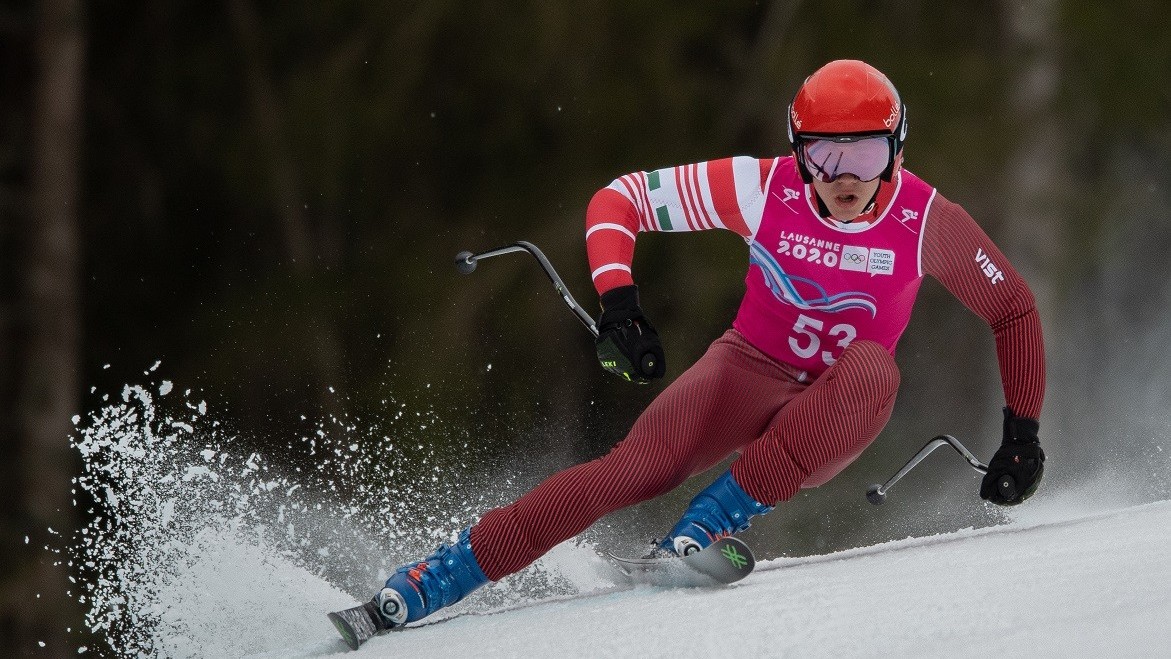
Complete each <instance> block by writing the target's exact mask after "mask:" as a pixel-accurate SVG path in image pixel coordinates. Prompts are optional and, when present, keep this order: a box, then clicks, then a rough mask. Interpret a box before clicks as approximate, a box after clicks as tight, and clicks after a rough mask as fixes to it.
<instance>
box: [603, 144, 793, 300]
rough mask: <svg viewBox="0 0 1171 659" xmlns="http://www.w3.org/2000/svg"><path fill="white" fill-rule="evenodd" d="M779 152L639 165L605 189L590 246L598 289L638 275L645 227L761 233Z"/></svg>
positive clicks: (662, 229)
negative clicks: (637, 246) (634, 271)
mask: <svg viewBox="0 0 1171 659" xmlns="http://www.w3.org/2000/svg"><path fill="white" fill-rule="evenodd" d="M777 162H778V160H777V159H767V160H760V159H757V158H751V157H747V156H738V157H735V158H725V159H723V160H710V161H707V162H701V163H697V164H693V165H682V166H679V167H668V168H665V169H657V170H654V171H648V172H635V173H633V174H627V175H625V176H620V177H618V178H617V179H615V180H614V181H613V182H612V183H610V185H608V186H606V187H605V188H602V189H601V190H599V191H598V192H597V193H596V194H595V195H594V197H593V199H592V200H591V201H590V205H589V208H588V209H587V210H586V252H587V253H588V255H589V261H590V271H591V276H592V278H593V281H594V287H595V288H596V289H597V290H598V293H599V294H601V293H605V292H606V291H608V290H610V289H612V288H615V287H617V286H625V285H629V284H632V283H634V280H633V278H632V276H631V271H630V264H631V263H632V262H633V260H634V242H635V239H636V237H637V236H638V233H639V232H640V231H702V230H705V229H727V230H729V231H734V232H735V233H737V234H739V235H741V236H743V237H745V238H746V239H747V238H751V237H753V236H754V235H756V231H757V229H759V228H760V218H761V216H762V214H763V212H764V202H765V191H766V189H767V181H768V178H769V176H770V175H771V174H772V171H773V169H775V168H776V165H777Z"/></svg>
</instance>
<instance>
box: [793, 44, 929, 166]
mask: <svg viewBox="0 0 1171 659" xmlns="http://www.w3.org/2000/svg"><path fill="white" fill-rule="evenodd" d="M875 136H881V137H885V138H887V141H888V143H889V145H890V149H889V157H888V160H887V163H886V167H885V168H884V169H882V171H881V173H880V176H881V178H882V180H884V181H890V180H891V178H893V177H894V174H895V172H896V171H898V168H899V166H900V164H901V163H902V150H903V140H904V139H905V138H906V136H907V107H906V106H905V105H903V103H902V101H901V100H900V99H899V93H898V91H897V90H896V89H895V87H894V85H892V84H891V82H890V80H888V79H887V77H886V76H885V75H883V74H882V72H881V71H879V70H878V69H876V68H874V67H873V66H870V65H869V64H867V63H865V62H860V61H858V60H835V61H833V62H830V63H829V64H826V65H825V66H823V67H821V68H820V69H818V70H817V71H814V72H813V75H811V76H809V77H808V78H806V79H805V82H804V83H803V84H802V85H801V88H800V89H799V90H797V96H796V97H794V98H793V102H792V103H791V104H790V105H789V142H790V143H792V145H793V153H794V155H795V156H796V159H797V169H798V170H799V171H800V172H801V178H802V179H804V181H805V182H806V183H810V182H811V181H812V180H813V174H812V172H811V171H810V169H809V164H808V163H807V158H806V153H805V148H803V147H804V146H805V145H806V144H807V143H808V142H810V141H811V140H816V139H822V140H824V139H826V138H832V139H833V141H836V142H842V143H849V142H852V141H856V140H857V139H858V138H866V137H875Z"/></svg>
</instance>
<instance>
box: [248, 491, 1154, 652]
mask: <svg viewBox="0 0 1171 659" xmlns="http://www.w3.org/2000/svg"><path fill="white" fill-rule="evenodd" d="M1042 516H1043V517H1047V519H1044V520H1042V521H1038V522H1017V523H1013V524H1010V525H1006V526H999V527H994V528H986V529H979V530H965V531H960V532H957V533H950V534H944V535H938V536H932V537H927V538H908V539H906V540H900V541H895V542H889V543H885V544H881V545H877V546H874V547H867V548H862V549H854V550H850V551H845V552H840V553H836V554H830V555H826V556H817V557H809V558H799V559H776V560H772V561H764V562H762V563H761V564H759V565H758V567H757V571H756V572H755V573H753V574H752V575H750V576H749V577H748V578H747V579H745V580H744V581H742V582H740V583H738V584H736V585H733V586H730V587H725V588H718V589H684V590H662V589H654V588H649V587H635V588H627V589H620V588H619V587H618V586H616V585H615V584H616V583H619V581H617V577H616V576H614V575H612V577H613V579H612V580H609V581H608V580H607V579H606V578H605V576H604V575H605V574H606V567H605V565H604V564H603V562H602V561H600V560H596V561H595V559H594V558H593V556H592V555H591V554H590V552H589V551H588V550H587V549H585V548H579V549H576V550H574V551H567V552H564V553H563V554H562V555H561V556H560V557H559V560H573V559H574V558H576V559H578V560H579V561H581V562H594V567H595V568H596V569H597V574H598V577H597V579H598V581H597V583H596V589H595V591H594V592H593V593H585V594H581V595H577V596H574V597H569V598H563V599H555V600H552V601H544V602H539V603H533V604H530V605H524V606H520V607H514V608H511V609H505V610H498V611H495V612H478V613H477V612H467V613H463V614H461V615H457V616H455V617H453V618H449V619H446V620H443V621H441V622H438V623H431V624H424V625H423V626H420V627H417V628H408V629H406V630H404V631H400V632H392V633H389V634H385V635H383V636H380V637H376V638H374V639H372V640H371V641H370V642H369V643H367V644H366V645H365V646H364V647H363V648H361V649H360V650H359V651H358V652H357V653H354V654H355V656H374V657H381V656H385V657H424V656H445V657H497V656H499V657H542V656H545V657H553V656H555V657H559V658H562V659H565V658H568V657H590V658H595V657H688V656H729V655H730V656H753V657H842V656H877V657H883V656H890V657H909V656H919V657H941V656H970V657H995V656H1033V657H1037V656H1040V657H1058V656H1061V657H1070V656H1072V657H1102V656H1111V657H1118V656H1126V657H1165V656H1169V655H1171V560H1168V553H1167V547H1168V544H1169V541H1171V502H1159V503H1152V504H1147V505H1142V506H1137V507H1132V508H1126V509H1122V510H1116V511H1107V512H1099V513H1095V514H1091V515H1088V516H1077V515H1074V516H1068V515H1066V516H1062V515H1060V514H1057V515H1054V514H1053V511H1049V513H1048V514H1042ZM1062 517H1064V518H1062ZM575 554H576V556H575ZM275 576H277V577H279V578H284V579H288V580H292V581H294V582H295V581H296V580H297V579H298V576H297V575H296V574H295V573H292V572H288V573H284V574H277V575H275ZM301 578H303V577H301ZM289 585H290V586H293V587H294V589H295V587H296V586H297V584H296V583H291V584H289ZM302 585H303V586H305V587H306V591H307V597H308V599H306V600H305V601H300V602H297V603H296V605H295V606H292V607H290V608H289V609H285V611H286V613H288V614H289V615H291V616H295V620H296V622H295V623H293V624H288V630H289V637H288V641H289V643H290V645H289V646H287V647H281V648H273V649H272V650H271V651H268V652H262V653H258V655H257V656H268V657H294V656H321V655H330V654H333V653H339V652H343V651H345V647H344V645H342V644H341V642H340V641H339V640H335V639H333V638H332V636H333V634H334V631H333V629H332V627H331V626H330V624H329V623H328V622H327V621H326V619H325V617H324V616H322V615H321V612H322V611H324V610H326V609H328V608H330V607H333V606H339V605H343V604H348V603H351V602H352V600H350V599H348V598H346V597H344V596H340V595H339V596H332V595H330V594H329V593H328V591H327V590H325V589H323V588H321V585H320V584H318V583H314V582H308V583H304V584H302ZM474 597H475V596H474V595H473V598H474ZM290 609H291V610H290ZM302 616H303V618H302ZM278 617H279V616H278ZM274 624H278V625H282V626H284V625H286V624H287V623H286V621H281V620H277V621H274ZM241 631H244V630H241Z"/></svg>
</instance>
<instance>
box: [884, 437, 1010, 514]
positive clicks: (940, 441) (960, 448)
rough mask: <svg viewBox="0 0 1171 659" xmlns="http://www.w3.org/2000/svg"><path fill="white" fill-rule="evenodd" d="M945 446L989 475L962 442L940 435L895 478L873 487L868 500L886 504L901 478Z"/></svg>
mask: <svg viewBox="0 0 1171 659" xmlns="http://www.w3.org/2000/svg"><path fill="white" fill-rule="evenodd" d="M945 444H946V445H948V446H951V447H952V448H954V449H955V450H956V453H959V454H960V455H961V456H962V457H963V458H964V460H967V461H968V464H969V465H971V466H972V469H975V470H976V471H978V472H980V473H981V474H986V473H988V465H986V464H984V463H983V462H980V461H979V460H978V459H977V458H976V456H974V455H972V452H971V451H969V450H968V449H967V448H966V447H965V446H964V445H963V444H961V443H960V440H958V439H956V438H955V437H952V436H951V435H938V436H936V437H935V438H934V439H932V440H931V441H929V442H927V444H926V445H925V446H924V447H923V448H921V449H919V452H918V453H916V454H915V457H913V458H911V459H910V460H909V461H908V462H907V464H905V465H903V468H902V469H900V470H898V472H896V473H895V475H894V476H891V477H890V479H889V480H887V481H886V482H885V483H883V484H882V485H871V486H870V489H869V490H868V491H867V492H866V498H867V499H868V500H869V501H870V503H872V504H874V505H876V506H877V505H879V504H881V503H882V502H884V501H885V500H886V492H887V490H889V489H890V488H891V487H893V486H894V484H895V483H897V482H899V479H900V478H902V477H903V476H906V475H907V472H909V471H911V470H912V469H914V468H915V466H916V465H918V464H919V463H920V462H922V461H923V459H924V458H926V457H927V456H928V455H931V452H932V451H934V450H935V449H937V448H939V447H940V446H943V445H945Z"/></svg>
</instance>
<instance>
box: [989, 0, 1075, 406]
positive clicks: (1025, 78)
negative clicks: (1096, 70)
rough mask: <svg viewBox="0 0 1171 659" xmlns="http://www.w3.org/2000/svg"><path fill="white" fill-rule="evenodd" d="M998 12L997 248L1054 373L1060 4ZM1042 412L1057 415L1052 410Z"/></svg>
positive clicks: (1060, 174)
mask: <svg viewBox="0 0 1171 659" xmlns="http://www.w3.org/2000/svg"><path fill="white" fill-rule="evenodd" d="M1002 7H1003V12H1004V16H1005V21H1006V24H1005V26H1004V28H1005V29H1004V34H1005V45H1006V48H1005V52H1006V54H1007V56H1008V60H1009V62H1011V65H1012V69H1011V72H1012V74H1011V78H1010V80H1009V84H1008V93H1007V98H1006V102H1005V112H1006V116H1007V117H1009V119H1010V121H1011V124H1012V130H1011V133H1012V136H1013V139H1012V140H1011V141H1010V144H1011V147H1010V151H1009V158H1008V163H1009V164H1008V167H1007V168H1006V170H1005V175H1006V178H1005V180H1004V182H1003V185H1002V187H1001V190H1002V194H1001V199H1002V200H1003V202H1002V204H1003V206H1002V207H1003V211H1004V213H1003V221H1004V225H1003V231H1002V232H1001V235H1002V236H1004V238H1003V239H1002V240H1001V241H999V242H1000V246H1001V248H1002V249H1003V251H1004V252H1005V253H1006V254H1007V255H1008V257H1009V260H1010V261H1011V262H1012V263H1013V266H1014V267H1015V268H1016V269H1017V270H1018V271H1019V272H1020V273H1021V275H1022V276H1023V277H1024V278H1025V281H1027V282H1028V283H1029V287H1030V288H1032V290H1033V294H1034V295H1035V296H1036V299H1037V309H1038V311H1039V312H1040V314H1041V323H1042V327H1043V328H1044V331H1045V340H1046V345H1047V352H1048V353H1049V355H1050V360H1049V361H1050V365H1051V366H1052V365H1053V362H1054V361H1056V360H1054V359H1053V355H1054V352H1055V350H1056V348H1057V347H1058V346H1060V345H1061V341H1060V339H1059V337H1058V336H1057V335H1056V332H1057V330H1058V327H1059V324H1058V323H1057V322H1056V321H1057V316H1058V305H1059V304H1060V300H1059V295H1060V291H1059V286H1060V278H1061V272H1062V263H1063V258H1062V257H1063V255H1064V250H1065V246H1066V245H1067V244H1068V243H1067V242H1066V241H1065V240H1064V239H1063V231H1062V227H1063V226H1064V219H1065V208H1064V207H1063V203H1064V200H1066V199H1070V198H1072V197H1073V196H1074V194H1073V193H1074V191H1073V190H1071V189H1069V188H1070V182H1071V181H1072V180H1073V178H1072V177H1071V176H1070V171H1069V170H1070V158H1071V156H1070V153H1071V148H1070V145H1069V144H1068V142H1067V140H1068V135H1069V134H1070V133H1069V132H1068V131H1066V130H1065V129H1064V126H1063V124H1062V122H1061V121H1060V120H1059V117H1060V108H1061V106H1060V99H1059V94H1060V83H1061V32H1060V11H1061V5H1060V2H1058V0H1042V1H1040V2H1029V3H1019V2H1004V3H1003V5H1002ZM1050 370H1052V368H1051V369H1050ZM1050 380H1053V378H1050ZM1047 411H1048V414H1047V416H1050V417H1053V416H1055V415H1054V414H1053V412H1054V408H1053V406H1052V405H1050V406H1048V408H1047Z"/></svg>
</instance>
